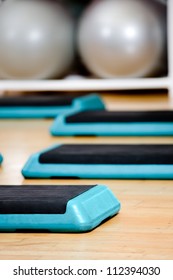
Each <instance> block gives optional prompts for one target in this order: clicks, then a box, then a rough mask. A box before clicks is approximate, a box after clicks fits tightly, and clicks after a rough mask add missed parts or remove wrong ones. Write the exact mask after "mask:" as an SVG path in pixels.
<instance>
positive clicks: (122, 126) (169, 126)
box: [50, 110, 173, 136]
mask: <svg viewBox="0 0 173 280" xmlns="http://www.w3.org/2000/svg"><path fill="white" fill-rule="evenodd" d="M50 132H51V134H52V135H54V136H79V135H80V136H87V135H89V136H90V135H93V136H172V135H173V111H171V110H168V111H106V110H99V111H96V110H94V111H91V110H87V111H83V112H79V111H78V112H74V113H67V114H64V115H60V116H58V117H57V118H56V119H55V121H54V122H53V124H52V126H51V128H50Z"/></svg>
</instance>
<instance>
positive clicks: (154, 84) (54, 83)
mask: <svg viewBox="0 0 173 280" xmlns="http://www.w3.org/2000/svg"><path fill="white" fill-rule="evenodd" d="M169 86H170V79H169V78H168V77H165V78H140V79H137V78H136V79H80V78H79V79H71V78H70V79H64V80H41V81H38V80H36V81H28V80H27V81H16V80H14V81H13V80H3V81H0V90H1V91H5V90H14V91H34V90H35V91H36V90H37V91H39V90H40V91H48V90H50V91H93V90H127V89H155V88H156V89H157V88H161V89H166V88H169Z"/></svg>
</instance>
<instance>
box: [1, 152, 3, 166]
mask: <svg viewBox="0 0 173 280" xmlns="http://www.w3.org/2000/svg"><path fill="white" fill-rule="evenodd" d="M2 162H3V156H2V155H1V154H0V164H1V163H2Z"/></svg>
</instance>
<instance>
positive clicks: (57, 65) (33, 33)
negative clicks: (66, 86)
mask: <svg viewBox="0 0 173 280" xmlns="http://www.w3.org/2000/svg"><path fill="white" fill-rule="evenodd" d="M73 59H74V28H73V20H72V18H71V16H70V15H69V14H68V13H67V11H66V10H65V9H64V8H63V7H62V5H60V4H59V3H58V1H52V0H47V1H46V0H6V1H5V2H3V3H1V7H0V76H1V78H7V79H8V78H9V79H44V78H56V77H60V76H61V75H63V74H65V73H66V71H68V69H69V67H70V66H71V64H72V62H73Z"/></svg>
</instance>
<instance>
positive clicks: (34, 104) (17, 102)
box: [0, 94, 104, 118]
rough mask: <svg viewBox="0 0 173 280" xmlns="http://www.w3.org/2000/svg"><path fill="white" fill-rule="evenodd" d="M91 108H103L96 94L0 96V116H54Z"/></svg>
mask: <svg viewBox="0 0 173 280" xmlns="http://www.w3.org/2000/svg"><path fill="white" fill-rule="evenodd" d="M93 109H95V110H97V109H104V104H103V102H102V100H101V98H100V96H99V95H97V94H89V95H85V96H79V97H72V96H67V95H62V96H57V95H50V96H49V95H47V94H42V95H36V96H34V95H30V94H25V95H23V96H15V97H14V96H8V97H5V96H2V97H0V118H55V117H57V115H59V114H63V113H67V112H68V113H69V112H73V111H76V110H77V111H83V110H93Z"/></svg>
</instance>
